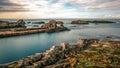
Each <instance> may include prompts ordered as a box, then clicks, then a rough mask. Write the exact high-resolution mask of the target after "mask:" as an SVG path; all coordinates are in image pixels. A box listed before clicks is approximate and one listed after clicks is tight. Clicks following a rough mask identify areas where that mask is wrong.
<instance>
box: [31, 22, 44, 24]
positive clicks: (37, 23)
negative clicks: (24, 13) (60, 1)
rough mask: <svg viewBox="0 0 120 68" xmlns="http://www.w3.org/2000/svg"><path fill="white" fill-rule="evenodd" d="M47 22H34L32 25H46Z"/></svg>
mask: <svg viewBox="0 0 120 68" xmlns="http://www.w3.org/2000/svg"><path fill="white" fill-rule="evenodd" d="M44 23H45V22H32V24H44Z"/></svg>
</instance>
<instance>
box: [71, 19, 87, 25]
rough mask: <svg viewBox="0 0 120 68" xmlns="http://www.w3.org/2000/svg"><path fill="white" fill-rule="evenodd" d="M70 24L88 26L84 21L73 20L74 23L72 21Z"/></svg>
mask: <svg viewBox="0 0 120 68" xmlns="http://www.w3.org/2000/svg"><path fill="white" fill-rule="evenodd" d="M71 24H88V23H87V22H86V21H84V20H75V21H72V22H71Z"/></svg>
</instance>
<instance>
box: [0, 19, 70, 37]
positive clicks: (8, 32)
mask: <svg viewBox="0 0 120 68" xmlns="http://www.w3.org/2000/svg"><path fill="white" fill-rule="evenodd" d="M58 22H59V21H58ZM61 22H62V21H61ZM60 31H69V29H68V28H67V27H65V26H64V25H63V22H62V23H61V24H60V23H59V25H57V21H56V20H51V21H49V22H48V23H44V24H43V25H42V26H41V27H37V28H26V26H25V21H24V20H21V19H20V20H18V21H17V22H8V21H0V38H4V37H11V36H19V35H27V34H34V33H43V32H46V33H53V32H60Z"/></svg>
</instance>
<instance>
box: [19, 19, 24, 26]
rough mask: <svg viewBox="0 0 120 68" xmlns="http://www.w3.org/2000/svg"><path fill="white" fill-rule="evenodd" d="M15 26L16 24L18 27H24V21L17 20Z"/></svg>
mask: <svg viewBox="0 0 120 68" xmlns="http://www.w3.org/2000/svg"><path fill="white" fill-rule="evenodd" d="M17 24H18V27H25V22H24V20H22V19H19V20H18V21H17Z"/></svg>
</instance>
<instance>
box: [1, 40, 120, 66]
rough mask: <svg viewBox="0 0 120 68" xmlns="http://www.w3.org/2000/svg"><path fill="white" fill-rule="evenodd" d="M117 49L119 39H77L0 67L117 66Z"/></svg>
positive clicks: (119, 45)
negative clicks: (73, 42)
mask: <svg viewBox="0 0 120 68" xmlns="http://www.w3.org/2000/svg"><path fill="white" fill-rule="evenodd" d="M119 49H120V41H116V40H99V39H79V40H78V41H77V43H75V44H68V43H61V45H60V46H52V47H51V48H50V50H47V51H46V52H43V53H36V54H35V55H32V56H28V57H25V58H23V59H20V60H18V61H14V62H11V63H7V64H3V65H0V68H81V67H83V68H88V67H92V68H95V67H97V68H98V67H101V66H102V67H104V68H105V67H110V68H114V67H117V68H119V67H120V65H119V64H120V61H119V60H120V57H119V52H120V50H119ZM97 58H98V59H97ZM96 60H97V61H96ZM98 60H99V61H98ZM112 63H114V64H112Z"/></svg>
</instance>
